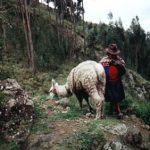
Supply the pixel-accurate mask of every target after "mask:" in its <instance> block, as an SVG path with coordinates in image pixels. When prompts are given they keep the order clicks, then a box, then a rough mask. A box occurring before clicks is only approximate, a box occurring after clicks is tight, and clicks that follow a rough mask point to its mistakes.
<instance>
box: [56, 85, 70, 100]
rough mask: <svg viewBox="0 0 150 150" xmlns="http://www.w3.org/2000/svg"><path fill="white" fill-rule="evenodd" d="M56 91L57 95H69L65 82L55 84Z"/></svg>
mask: <svg viewBox="0 0 150 150" xmlns="http://www.w3.org/2000/svg"><path fill="white" fill-rule="evenodd" d="M56 91H57V94H58V95H59V96H62V97H68V96H70V92H69V89H68V86H67V84H65V85H57V87H56Z"/></svg>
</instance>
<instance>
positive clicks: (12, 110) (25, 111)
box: [0, 79, 34, 142]
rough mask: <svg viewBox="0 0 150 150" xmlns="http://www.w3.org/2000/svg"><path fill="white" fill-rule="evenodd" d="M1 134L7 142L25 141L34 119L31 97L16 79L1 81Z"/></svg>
mask: <svg viewBox="0 0 150 150" xmlns="http://www.w3.org/2000/svg"><path fill="white" fill-rule="evenodd" d="M0 89H1V90H0V93H1V94H2V95H3V98H2V102H3V103H0V112H1V113H0V122H1V124H0V134H2V135H3V138H4V139H5V140H6V141H16V142H22V141H24V140H25V139H26V138H27V137H28V135H29V133H30V128H31V126H32V123H33V118H34V105H33V101H32V100H31V98H30V96H29V95H28V94H27V92H25V91H24V90H23V89H22V88H21V86H20V85H19V84H18V83H17V81H16V80H15V79H6V80H3V81H0Z"/></svg>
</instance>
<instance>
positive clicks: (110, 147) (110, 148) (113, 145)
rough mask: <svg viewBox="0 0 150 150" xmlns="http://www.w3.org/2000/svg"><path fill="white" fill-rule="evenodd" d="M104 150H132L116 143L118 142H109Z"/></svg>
mask: <svg viewBox="0 0 150 150" xmlns="http://www.w3.org/2000/svg"><path fill="white" fill-rule="evenodd" d="M103 149H104V150H130V148H129V147H127V146H126V145H124V144H122V143H120V142H118V141H116V142H107V143H106V144H105V145H104V147H103Z"/></svg>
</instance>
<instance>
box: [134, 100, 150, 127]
mask: <svg viewBox="0 0 150 150" xmlns="http://www.w3.org/2000/svg"><path fill="white" fill-rule="evenodd" d="M145 103H146V104H145ZM135 112H136V115H137V116H138V117H140V118H142V119H143V120H144V122H145V123H147V124H149V125H150V115H149V114H150V103H149V102H135Z"/></svg>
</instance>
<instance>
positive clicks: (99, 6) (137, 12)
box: [83, 0, 150, 32]
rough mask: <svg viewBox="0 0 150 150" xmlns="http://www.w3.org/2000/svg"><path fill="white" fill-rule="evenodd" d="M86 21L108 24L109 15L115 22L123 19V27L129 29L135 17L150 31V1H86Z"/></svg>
mask: <svg viewBox="0 0 150 150" xmlns="http://www.w3.org/2000/svg"><path fill="white" fill-rule="evenodd" d="M83 2H84V9H85V20H86V21H90V22H93V23H99V22H100V21H101V22H105V23H108V22H109V19H108V13H109V12H112V14H113V21H118V20H119V18H121V20H122V23H123V27H124V28H125V29H127V28H129V26H130V25H131V21H132V19H133V18H135V16H138V17H139V22H140V25H141V26H142V28H143V29H144V30H145V31H146V32H147V31H150V0H84V1H83Z"/></svg>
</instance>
